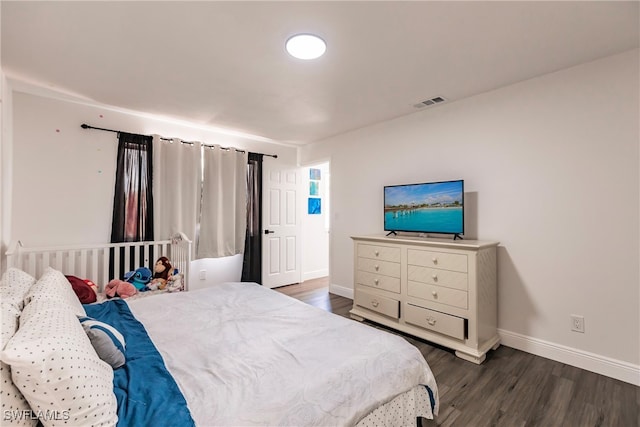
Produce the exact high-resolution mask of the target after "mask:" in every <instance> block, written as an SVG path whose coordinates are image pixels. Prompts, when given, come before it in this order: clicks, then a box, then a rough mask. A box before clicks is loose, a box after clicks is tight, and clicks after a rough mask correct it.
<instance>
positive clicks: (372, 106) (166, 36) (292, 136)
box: [1, 0, 640, 144]
mask: <svg viewBox="0 0 640 427" xmlns="http://www.w3.org/2000/svg"><path fill="white" fill-rule="evenodd" d="M638 5H639V3H638V2H637V1H631V2H607V1H601V2H582V1H570V2H546V1H542V2H540V1H538V2H535V1H533V2H520V1H514V2H493V1H487V2H481V1H472V2H457V1H449V2H433V1H414V2H397V1H396V2H394V1H390V2H363V1H355V2H334V1H324V2H308V1H299V2H270V1H261V2H242V1H235V2H212V1H200V2H183V1H178V2H167V1H142V2H94V1H89V2H57V1H48V2H28V1H6V0H3V1H2V2H1V7H2V10H1V17H2V27H1V30H2V32H1V34H2V51H1V52H2V69H3V71H4V72H5V74H6V75H7V76H8V77H9V78H10V79H11V81H12V82H17V83H16V84H18V83H24V82H27V83H28V84H29V85H36V86H39V87H42V88H46V89H48V90H54V91H56V92H59V93H60V94H66V95H69V94H71V95H73V96H76V97H78V98H81V99H84V100H86V101H89V102H96V103H99V104H107V105H111V106H117V107H119V108H125V109H130V110H136V111H141V112H147V113H153V114H158V115H162V116H165V117H173V118H176V119H181V120H188V121H190V122H193V123H197V124H201V125H208V126H215V127H218V128H226V129H230V130H235V131H240V132H244V133H248V134H252V135H258V136H261V137H264V138H269V139H272V140H276V141H280V142H288V143H295V144H305V143H310V142H313V141H317V140H321V139H324V138H327V137H329V136H332V135H336V134H339V133H342V132H346V131H349V130H353V129H357V128H359V127H363V126H367V125H370V124H373V123H376V122H380V121H383V120H387V119H391V118H394V117H398V116H402V115H406V114H411V113H414V112H416V111H418V110H416V108H415V107H414V106H413V105H414V104H416V103H418V102H420V101H422V100H425V99H428V98H432V97H434V96H443V97H445V98H446V99H447V100H448V101H447V102H453V101H456V100H459V99H462V98H465V97H469V96H473V95H476V94H479V93H481V92H486V91H489V90H492V89H495V88H498V87H501V86H505V85H509V84H512V83H515V82H518V81H522V80H525V79H529V78H532V77H535V76H539V75H541V74H545V73H549V72H553V71H556V70H560V69H562V68H566V67H570V66H573V65H577V64H580V63H583V62H586V61H591V60H594V59H597V58H600V57H604V56H608V55H612V54H615V53H619V52H623V51H625V50H629V49H633V48H638V46H639V39H640V36H639V19H638V17H639V8H638ZM300 32H305V33H307V32H311V33H315V34H318V35H320V36H321V37H323V38H324V39H325V40H326V42H327V45H328V48H327V53H326V55H325V56H324V57H322V58H320V59H317V60H314V61H302V60H296V59H294V58H291V57H289V56H288V55H287V54H286V52H285V51H284V43H285V41H286V39H287V38H288V37H289V36H291V35H293V34H295V33H300ZM429 108H438V107H437V106H436V107H429ZM421 114H428V113H427V112H426V111H425V110H423V113H421Z"/></svg>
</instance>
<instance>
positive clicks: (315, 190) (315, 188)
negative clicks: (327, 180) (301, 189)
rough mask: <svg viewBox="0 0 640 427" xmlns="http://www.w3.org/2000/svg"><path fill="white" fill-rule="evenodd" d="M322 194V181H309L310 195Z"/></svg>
mask: <svg viewBox="0 0 640 427" xmlns="http://www.w3.org/2000/svg"><path fill="white" fill-rule="evenodd" d="M319 194H320V183H319V182H318V181H309V195H310V196H317V195H319Z"/></svg>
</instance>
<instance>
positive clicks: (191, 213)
mask: <svg viewBox="0 0 640 427" xmlns="http://www.w3.org/2000/svg"><path fill="white" fill-rule="evenodd" d="M200 146H201V144H200V143H199V142H196V143H184V142H183V141H181V140H179V139H175V138H174V139H172V140H166V139H162V138H161V137H160V136H158V135H153V198H154V207H153V224H154V227H153V228H154V236H155V238H156V239H158V240H162V239H168V238H169V237H171V236H172V235H173V234H174V233H176V232H179V231H181V232H183V233H184V234H186V235H187V237H188V238H189V239H190V240H192V241H195V238H196V235H197V234H196V226H197V220H198V214H199V208H200V182H201V181H200V179H201V148H200Z"/></svg>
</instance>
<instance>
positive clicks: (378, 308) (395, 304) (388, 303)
mask: <svg viewBox="0 0 640 427" xmlns="http://www.w3.org/2000/svg"><path fill="white" fill-rule="evenodd" d="M355 303H356V304H357V305H359V306H361V307H364V308H367V309H369V310H372V311H375V312H378V313H380V314H384V315H385V316H389V317H393V318H394V319H398V318H399V317H400V301H398V300H394V299H392V298H387V297H383V296H380V295H376V294H374V293H371V292H366V291H363V290H361V289H356V292H355Z"/></svg>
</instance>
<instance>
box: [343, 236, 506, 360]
mask: <svg viewBox="0 0 640 427" xmlns="http://www.w3.org/2000/svg"><path fill="white" fill-rule="evenodd" d="M351 238H352V239H353V241H354V299H353V308H352V309H351V311H350V314H351V317H352V318H354V319H356V320H362V319H368V320H370V321H373V322H376V323H379V324H382V325H385V326H388V327H390V328H393V329H396V330H398V331H402V332H405V333H408V334H411V335H414V336H416V337H419V338H422V339H425V340H427V341H431V342H434V343H436V344H440V345H442V346H445V347H449V348H451V349H453V350H455V352H456V355H457V356H458V357H460V358H462V359H464V360H468V361H471V362H474V363H478V364H480V363H482V362H483V361H484V359H485V357H486V353H487V352H488V351H490V350H491V349H496V348H497V347H498V346H499V344H500V339H499V337H498V333H497V317H498V307H497V300H498V299H497V293H498V291H497V249H496V248H497V246H498V242H494V241H479V240H465V241H459V240H455V241H454V240H452V239H450V238H449V239H436V238H425V237H418V236H405V235H396V236H383V235H378V236H352V237H351Z"/></svg>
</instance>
